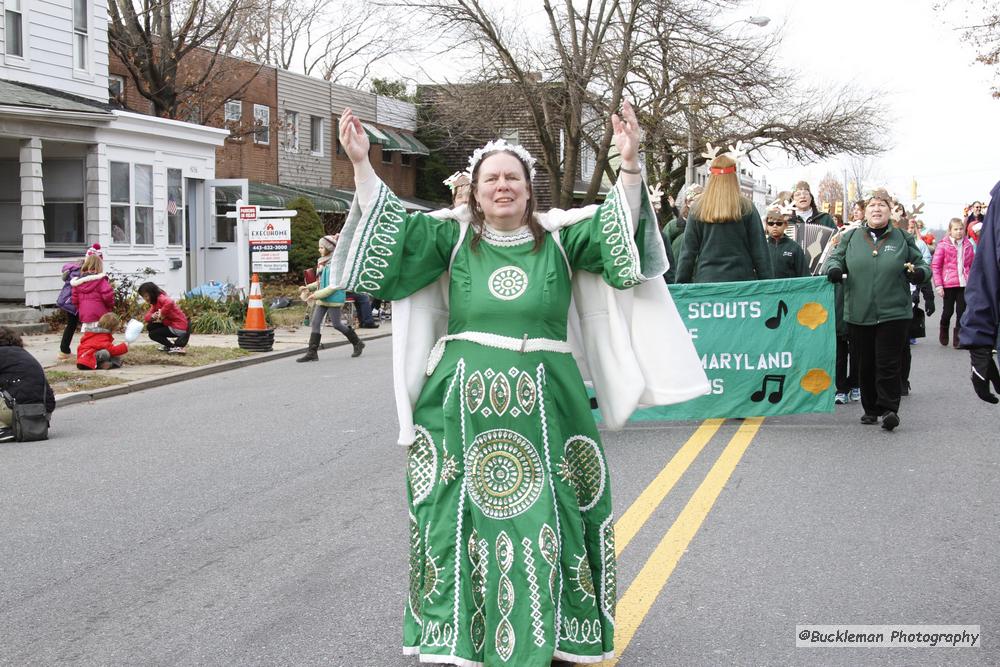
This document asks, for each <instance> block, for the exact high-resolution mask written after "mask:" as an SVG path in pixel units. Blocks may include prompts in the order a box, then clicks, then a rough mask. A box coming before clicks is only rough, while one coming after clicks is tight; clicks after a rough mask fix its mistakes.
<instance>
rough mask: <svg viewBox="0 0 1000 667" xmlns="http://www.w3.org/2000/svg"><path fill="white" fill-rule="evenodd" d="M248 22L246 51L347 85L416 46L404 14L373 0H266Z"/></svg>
mask: <svg viewBox="0 0 1000 667" xmlns="http://www.w3.org/2000/svg"><path fill="white" fill-rule="evenodd" d="M263 2H264V4H262V5H261V6H260V7H259V8H258V12H257V14H258V15H257V17H256V20H255V21H253V22H251V24H250V25H249V26H248V36H247V39H245V40H244V46H243V48H242V52H241V53H242V55H244V56H245V57H247V58H250V59H252V60H254V61H256V62H263V63H267V64H269V65H274V66H276V67H279V68H281V69H285V70H295V71H299V72H301V73H303V74H307V75H310V76H320V77H322V78H324V79H327V80H329V81H335V82H338V83H344V84H347V85H355V86H357V85H360V84H361V83H363V82H364V81H366V80H367V79H368V78H369V76H370V75H371V72H372V68H373V67H374V66H375V65H377V64H379V63H381V62H382V61H384V60H386V59H387V58H389V57H390V56H399V55H401V54H403V53H406V52H408V51H409V50H411V48H412V45H411V41H410V37H409V35H410V31H409V30H401V28H402V27H403V19H402V18H401V13H400V11H399V10H396V9H394V8H391V7H387V6H385V5H381V4H378V3H376V2H371V1H363V2H350V1H349V0H263Z"/></svg>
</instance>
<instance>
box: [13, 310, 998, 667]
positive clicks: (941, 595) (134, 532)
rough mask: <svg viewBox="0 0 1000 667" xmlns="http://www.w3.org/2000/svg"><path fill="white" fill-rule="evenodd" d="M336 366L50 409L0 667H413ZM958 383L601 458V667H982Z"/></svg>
mask: <svg viewBox="0 0 1000 667" xmlns="http://www.w3.org/2000/svg"><path fill="white" fill-rule="evenodd" d="M928 329H929V330H931V329H934V330H936V323H932V322H929V323H928ZM348 354H349V350H348V349H346V348H339V349H336V350H328V351H325V352H323V353H322V354H321V361H320V362H319V363H314V364H296V363H294V361H292V360H290V359H288V360H280V361H274V362H270V363H267V364H261V365H258V366H253V367H250V368H245V369H241V370H236V371H232V372H228V373H224V374H220V375H216V376H211V377H206V378H201V379H197V380H192V381H189V382H184V383H181V384H177V385H172V386H167V387H162V388H158V389H152V390H149V391H145V392H141V393H137V394H131V395H127V396H121V397H116V398H113V399H108V400H104V401H99V402H97V403H92V404H82V405H74V406H68V407H66V408H63V409H60V410H59V411H58V412H57V413H56V415H55V419H54V425H53V429H52V439H51V440H49V441H48V442H44V443H33V444H13V443H7V444H3V445H0V506H2V507H3V510H2V511H0V573H2V576H0V663H3V664H9V665H52V664H58V663H70V664H79V665H193V664H206V665H318V664H324V665H345V666H356V665H357V666H390V667H396V666H404V665H415V664H416V661H415V660H414V659H411V658H404V657H403V656H401V655H400V650H399V643H400V627H401V622H402V605H403V600H404V596H405V592H406V586H407V582H406V576H407V575H406V572H407V566H406V556H407V529H406V507H405V485H404V467H405V456H404V454H405V451H404V449H403V448H402V447H399V446H398V445H395V444H394V443H395V439H396V426H395V413H394V408H393V406H392V402H391V386H390V379H389V376H390V363H391V361H390V342H389V341H388V340H384V341H377V342H372V343H369V345H368V348H367V349H366V351H365V354H364V356H363V357H361V358H360V359H350V358H349V357H348ZM967 368H968V365H967V355H966V354H965V353H964V352H958V351H955V350H951V349H950V348H949V349H945V348H941V347H940V346H939V345H938V344H937V343H936V342H934V341H931V340H929V339H928V340H922V341H920V343H919V344H918V345H917V346H916V347H915V348H914V369H913V377H912V382H913V386H914V387H913V393H912V395H911V396H910V397H909V398H907V399H904V405H903V407H902V409H901V412H900V416H901V418H902V422H903V423H902V426H901V427H900V428H899V429H897V431H896V432H894V433H891V434H890V433H885V432H883V431H882V430H881V429H879V428H877V427H875V428H873V427H865V426H862V425H860V424H859V423H858V417H859V415H860V408H859V407H858V406H857V405H856V404H853V405H850V406H843V407H840V408H838V411H837V413H836V414H834V415H804V416H797V417H785V418H769V419H767V420H765V421H764V422H763V423H762V424H761V425H760V427H759V429H756V426H755V424H754V423H753V422H752V420H751V421H749V422H748V423H743V422H738V421H735V420H730V421H728V422H726V423H724V424H722V425H721V426H719V427H718V429H717V430H715V432H714V433H712V434H711V438H709V439H704V446H703V448H702V449H700V450H697V447H695V449H694V450H692V446H693V445H691V444H688V443H689V439H690V438H691V436H692V434H695V433H696V431H698V429H699V426H700V425H699V424H698V423H696V422H682V423H673V424H650V423H648V422H647V423H642V424H640V425H637V426H635V427H630V428H627V429H626V430H624V431H621V432H618V433H605V434H604V437H605V446H606V448H607V452H608V460H609V465H610V470H611V479H612V484H613V489H614V494H615V495H614V498H615V513H616V516H618V517H619V541H620V545H619V547H621V541H622V535H623V532H622V531H623V526H624V525H625V524H628V525H629V526H631V527H632V529H634V530H633V532H634V538H632V539H631V540H630V541H628V544H627V545H626V546H625V548H624V549H623V550H622V553H621V556H620V561H619V595H620V596H621V602H620V605H619V619H618V621H619V622H618V634H619V635H622V633H627V634H628V635H629V637H628V642H627V646H624V649H625V650H624V652H623V653H622V654H621V657H620V660H619V661H618V664H619V665H623V666H627V665H666V664H670V665H685V666H686V665H730V664H734V665H789V664H797V665H859V664H893V665H940V664H949V665H956V664H957V665H964V664H972V665H990V664H1000V649H998V648H997V647H998V646H1000V640H998V639H997V636H998V629H1000V593H998V579H1000V577H998V575H997V571H998V566H1000V556H998V548H997V545H998V544H1000V522H998V521H997V498H998V497H1000V493H998V492H1000V474H998V473H1000V469H998V468H1000V409H998V408H996V407H994V406H988V405H986V404H984V403H981V402H979V401H978V399H976V398H975V396H974V395H973V394H972V391H971V388H970V387H969V386H968V382H967V379H966V376H967ZM712 428H713V427H703V428H702V429H701V430H700V431H698V432H699V433H702V434H704V433H705V431H706V429H707V430H708V431H711V430H712ZM755 429H756V430H755ZM731 442H733V443H734V444H732V445H730V443H731ZM744 448H745V449H744ZM684 461H690V466H689V467H687V468H684V466H683V465H681V463H682V462H684ZM668 464H669V465H668ZM665 468H666V470H665V472H661V471H664V469H665ZM730 470H731V472H730ZM671 472H673V473H675V477H676V483H675V484H674V485H673V486H670V485H669V484H668V485H667V486H664V485H663V480H664V479H665V476H666V477H670V474H671ZM651 483H652V485H653V488H652V489H651V490H650V485H651ZM660 496H663V497H662V501H661V500H660ZM643 508H645V510H644V511H645V514H648V516H645V515H644V512H643ZM637 516H638V517H639V519H638V520H637V519H636V517H637ZM644 516H645V518H643V517H644ZM665 536H666V537H665ZM647 564H648V565H647ZM633 584H634V585H633ZM797 624H909V625H914V624H947V625H954V624H975V625H980V626H981V632H982V638H981V642H982V646H981V647H979V648H937V649H931V648H924V649H916V648H892V649H889V648H796V647H795V626H796V625H797ZM618 641H619V645H622V644H623V643H625V642H622V640H621V639H619V640H618Z"/></svg>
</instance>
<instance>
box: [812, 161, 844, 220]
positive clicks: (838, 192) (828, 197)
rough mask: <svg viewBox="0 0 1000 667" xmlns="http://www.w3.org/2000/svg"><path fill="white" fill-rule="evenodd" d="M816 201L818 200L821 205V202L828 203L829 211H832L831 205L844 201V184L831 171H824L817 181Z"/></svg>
mask: <svg viewBox="0 0 1000 667" xmlns="http://www.w3.org/2000/svg"><path fill="white" fill-rule="evenodd" d="M816 201H817V202H819V204H820V206H821V207H822V205H823V204H826V205H828V206H829V212H830V213H833V207H834V206H835V205H836V204H837V203H838V202H841V203H843V201H844V184H843V183H841V182H840V179H839V178H837V176H835V175H834V174H833V173H831V172H829V171H828V172H826V175H825V176H823V179H822V180H821V181H820V182H819V187H818V188H817V192H816Z"/></svg>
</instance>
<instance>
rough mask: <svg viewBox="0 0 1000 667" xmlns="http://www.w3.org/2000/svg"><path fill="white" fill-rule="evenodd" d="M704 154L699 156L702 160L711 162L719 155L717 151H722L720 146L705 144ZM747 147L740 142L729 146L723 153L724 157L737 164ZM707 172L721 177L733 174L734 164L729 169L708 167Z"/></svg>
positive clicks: (734, 171) (745, 152) (734, 170)
mask: <svg viewBox="0 0 1000 667" xmlns="http://www.w3.org/2000/svg"><path fill="white" fill-rule="evenodd" d="M705 149H706V150H705V152H704V153H702V154H701V156H702V157H703V158H705V159H706V160H708V161H709V162H711V161H712V160H714V159H715V158H716V157H718V155H719V151H720V150H722V147H721V146H713V145H712V144H711V142H709V143H707V144H705ZM748 149H749V146H747V145H745V144H744V143H743V142H742V141H737V142H736V145H735V146H733V145H732V144H730V145H729V150H728V151H726V152H725V153H723V155H725V156H726V157H728V158H730V159H731V160H732V161H733V162H734V163H738V162H739V161H740V158H741V157H743V156H744V155H746V154H747V152H748ZM708 172H709V173H710V174H712V175H723V174H735V173H736V164H733V165H731V166H729V167H709V169H708Z"/></svg>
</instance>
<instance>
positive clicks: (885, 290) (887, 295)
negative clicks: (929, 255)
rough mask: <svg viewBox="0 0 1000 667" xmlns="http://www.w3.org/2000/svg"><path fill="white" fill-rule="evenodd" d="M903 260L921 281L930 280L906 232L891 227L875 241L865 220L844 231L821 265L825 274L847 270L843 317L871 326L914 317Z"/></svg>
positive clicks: (846, 319) (911, 238)
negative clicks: (833, 270)
mask: <svg viewBox="0 0 1000 667" xmlns="http://www.w3.org/2000/svg"><path fill="white" fill-rule="evenodd" d="M876 253H877V254H876ZM906 263H911V264H913V267H914V271H915V272H916V273H917V277H918V278H919V281H920V282H921V283H924V282H927V281H928V280H930V277H931V269H930V267H929V266H927V262H925V261H924V258H923V256H922V255H921V254H920V251H919V250H917V245H916V243H915V242H914V241H913V237H912V236H910V235H909V234H907V233H906V232H904V231H902V230H900V229H896V228H895V227H892V228H890V229H889V230H888V231H886V232H885V234H884V235H883V236H882V237H881V238H880V239H879V240H878V241H875V240H873V239H872V237H871V232H870V231H869V229H868V225H867V224H865V225H861V226H860V227H858V228H857V229H854V230H851V231H849V232H847V233H846V234H844V237H843V238H842V239H841V241H840V243H839V244H838V245H837V248H836V249H835V250H834V251H833V253H832V254H831V255H830V257H829V258H828V259H827V260H826V263H825V264H824V265H823V270H824V271H825V272H826V273H827V275H829V273H830V270H831V269H834V268H837V269H840V270H841V271H843V272H844V273H846V274H847V278H846V279H845V281H844V321H845V322H847V323H848V324H857V325H862V326H872V325H875V324H879V323H880V322H889V321H892V320H908V319H910V318H911V317H913V302H912V301H911V300H910V283H909V281H908V280H907V274H906V273H905V269H904V267H903V264H906Z"/></svg>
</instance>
